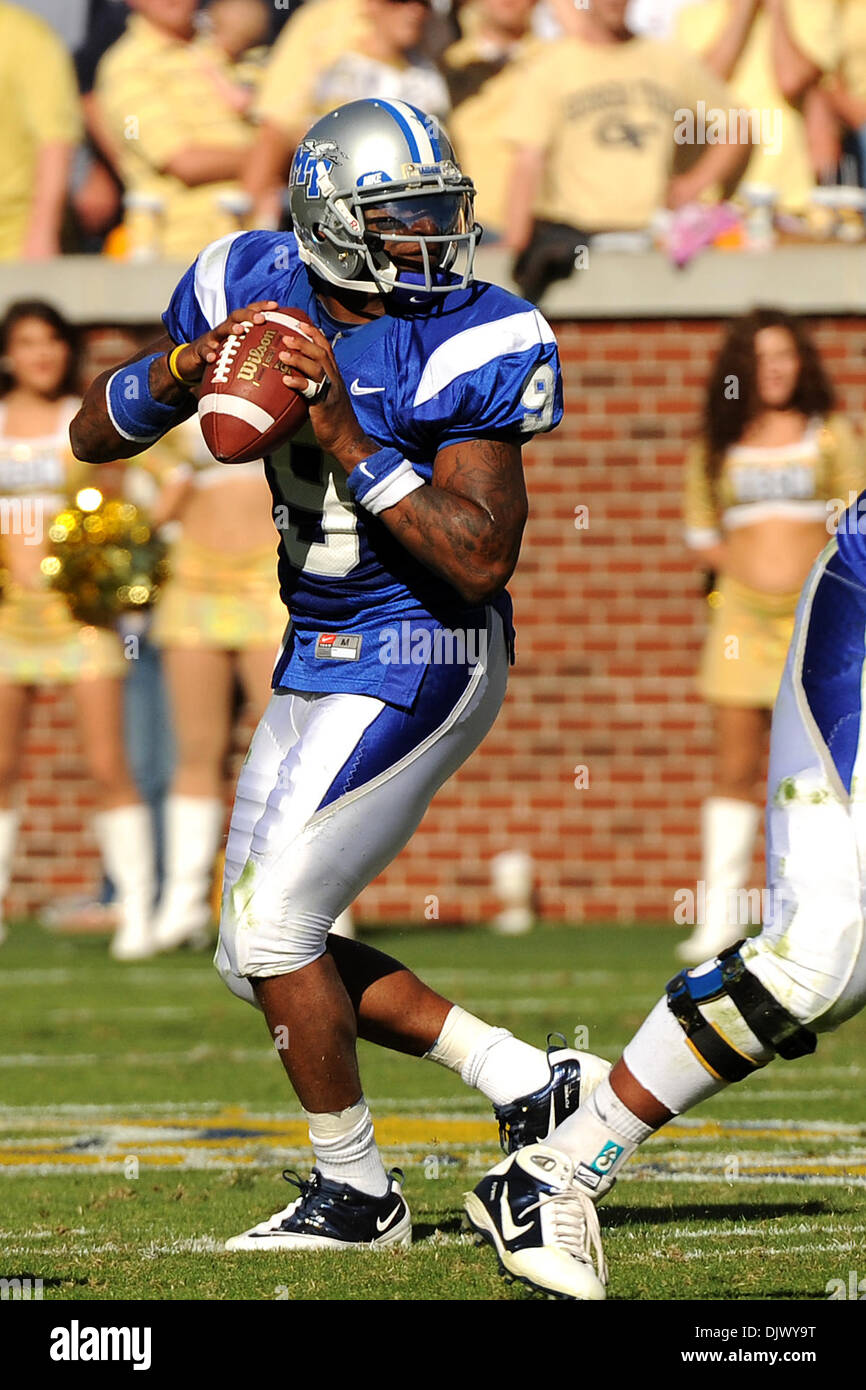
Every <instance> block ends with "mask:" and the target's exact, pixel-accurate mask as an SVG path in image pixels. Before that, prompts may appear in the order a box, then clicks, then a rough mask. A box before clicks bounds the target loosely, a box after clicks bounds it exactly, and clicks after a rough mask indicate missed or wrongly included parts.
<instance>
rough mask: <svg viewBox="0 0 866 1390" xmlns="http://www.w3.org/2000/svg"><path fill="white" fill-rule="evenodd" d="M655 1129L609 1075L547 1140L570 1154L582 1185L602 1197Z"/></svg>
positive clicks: (553, 1146) (575, 1173)
mask: <svg viewBox="0 0 866 1390" xmlns="http://www.w3.org/2000/svg"><path fill="white" fill-rule="evenodd" d="M653 1132H654V1131H653V1130H652V1129H651V1128H650V1126H649V1125H647V1124H644V1122H643V1120H639V1119H638V1117H637V1116H636V1115H634V1114H632V1112H631V1110H629V1109H628V1107H627V1106H625V1105H623V1103H622V1101H621V1100H620V1099H619V1096H617V1095H616V1093H615V1092H614V1090H613V1087H612V1086H611V1084H610V1081H609V1080H608V1078H607V1077H605V1079H604V1080H603V1081H600V1082H599V1084H598V1085H597V1086H596V1088H595V1090H594V1091H593V1093H592V1095H591V1096H590V1097H589V1100H587V1101H585V1102H584V1104H583V1105H581V1106H580V1107H579V1108H578V1109H577V1110H575V1112H574V1114H573V1115H569V1116H567V1117H566V1119H564V1120H563V1122H562V1124H561V1125H558V1126H557V1128H556V1129H555V1130H554V1131H553V1133H552V1134H551V1136H550V1138H549V1139H546V1140H545V1143H546V1144H548V1145H549V1146H550V1148H552V1149H560V1150H561V1151H562V1152H563V1153H566V1154H568V1156H569V1158H570V1159H572V1161H573V1163H574V1176H575V1178H576V1179H577V1181H578V1182H579V1183H580V1184H581V1186H582V1187H586V1188H588V1190H589V1191H590V1192H592V1193H594V1194H596V1195H598V1196H602V1195H603V1193H604V1192H606V1191H607V1189H608V1188H609V1187H610V1184H611V1181H612V1179H613V1177H614V1175H615V1174H616V1172H617V1170H618V1169H619V1168H621V1167H622V1165H623V1164H624V1163H625V1161H626V1159H629V1158H631V1156H632V1154H633V1153H634V1151H635V1149H636V1148H637V1146H638V1144H641V1143H643V1141H644V1139H648V1138H649V1136H650V1135H651V1134H652V1133H653Z"/></svg>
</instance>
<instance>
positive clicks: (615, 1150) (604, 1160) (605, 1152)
mask: <svg viewBox="0 0 866 1390" xmlns="http://www.w3.org/2000/svg"><path fill="white" fill-rule="evenodd" d="M621 1153H622V1144H614V1142H613V1140H611V1139H609V1140H608V1142H607V1143H606V1144H605V1146H604V1148H603V1149H602V1150H601V1153H597V1154H596V1156H595V1158H594V1159H593V1160H592V1163H591V1164H590V1165H589V1166H590V1168H591V1169H592V1171H593V1172H594V1173H599V1174H600V1175H601V1176H602V1177H604V1175H605V1173H609V1172H610V1170H611V1168H612V1167H613V1165H614V1164H615V1163H616V1161H617V1159H618V1158H619V1156H620V1154H621Z"/></svg>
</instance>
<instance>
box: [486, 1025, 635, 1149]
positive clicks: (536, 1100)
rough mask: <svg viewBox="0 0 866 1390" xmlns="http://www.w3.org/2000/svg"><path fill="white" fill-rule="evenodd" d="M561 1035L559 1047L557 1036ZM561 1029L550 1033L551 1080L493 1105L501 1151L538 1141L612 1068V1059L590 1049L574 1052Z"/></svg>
mask: <svg viewBox="0 0 866 1390" xmlns="http://www.w3.org/2000/svg"><path fill="white" fill-rule="evenodd" d="M560 1038H561V1039H562V1044H563V1045H562V1046H559V1047H557V1046H556V1043H555V1040H558V1039H560ZM564 1044H565V1038H563V1037H562V1034H561V1033H549V1034H548V1035H547V1063H548V1066H549V1067H550V1080H549V1081H548V1082H547V1083H546V1084H545V1085H544V1086H541V1087H540V1088H539V1089H538V1090H537V1091H533V1092H532V1094H531V1095H528V1096H519V1097H518V1099H517V1100H512V1101H509V1102H508V1103H507V1104H505V1105H494V1107H493V1111H494V1114H495V1115H496V1118H497V1120H498V1121H499V1142H500V1144H501V1145H502V1152H503V1153H506V1154H511V1153H514V1152H515V1151H516V1150H517V1149H522V1148H523V1147H524V1146H525V1145H526V1144H539V1143H541V1142H542V1141H543V1140H545V1139H547V1138H548V1136H549V1135H551V1134H552V1133H553V1131H554V1130H555V1129H556V1126H557V1125H559V1124H561V1123H562V1121H563V1120H564V1119H565V1117H566V1115H571V1114H572V1113H573V1112H574V1111H575V1110H576V1109H577V1107H578V1106H579V1105H581V1104H582V1103H583V1101H585V1100H586V1099H587V1097H588V1096H591V1095H592V1093H593V1091H594V1090H595V1088H596V1086H597V1085H598V1084H599V1082H600V1081H603V1080H604V1078H605V1077H606V1076H607V1074H608V1072H609V1071H610V1062H606V1061H605V1059H604V1058H603V1057H596V1056H594V1055H593V1053H591V1052H575V1051H574V1050H573V1049H572V1048H568V1047H566V1046H565V1045H564Z"/></svg>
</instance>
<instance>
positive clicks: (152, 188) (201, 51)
mask: <svg viewBox="0 0 866 1390" xmlns="http://www.w3.org/2000/svg"><path fill="white" fill-rule="evenodd" d="M213 67H217V68H220V69H225V72H226V76H228V77H229V78H230V77H231V69H230V68H229V67H228V65H227V60H226V58H225V55H224V54H223V53H222V52H221V50H220V49H218V48H217V47H216V46H215V45H214V44H212V43H210V41H209V40H206V39H195V40H194V41H193V42H192V43H183V42H181V41H179V40H176V39H172V38H170V37H168V36H167V35H165V34H161V33H160V32H159V30H157V29H155V28H154V27H153V25H151V24H149V23H148V22H147V20H146V19H145V18H144V17H143V16H142V15H139V14H135V15H132V16H131V17H130V20H129V23H128V25H127V29H126V33H125V34H124V35H123V37H122V38H121V39H119V40H118V41H117V43H116V44H114V45H113V46H112V47H111V48H110V49H109V50H108V52H107V53H106V55H105V57H104V58H103V59H102V61H101V63H100V64H99V67H98V68H97V72H96V92H97V96H98V99H99V102H100V105H101V107H102V110H103V112H104V115H105V118H106V120H107V123H108V126H109V130H110V132H111V135H112V137H113V139H114V142H115V145H116V147H117V152H118V159H119V163H120V174H121V178H122V180H123V184H124V187H125V189H126V192H127V194H130V193H131V194H133V195H139V196H142V195H143V196H144V197H146V198H154V199H157V200H159V202H160V203H161V205H162V206H161V209H160V211H159V212H158V213H157V214H156V215H155V223H156V237H155V240H156V244H155V247H154V249H155V250H156V251H158V252H159V253H160V254H161V255H163V256H168V257H173V258H177V259H179V260H187V261H188V260H192V259H193V258H194V257H195V256H196V255H197V254H198V252H199V251H200V250H201V248H202V246H205V245H207V243H208V242H210V241H214V240H216V238H217V237H220V236H224V235H225V234H226V233H227V232H232V231H237V230H238V226H239V221H238V218H237V216H236V215H233V214H232V213H231V212H228V211H226V210H225V209H224V208H221V206H220V201H219V200H220V199H221V198H224V197H226V196H230V195H232V194H237V193H238V192H239V191H240V185H239V183H238V181H236V180H221V181H220V182H217V183H206V184H201V185H199V186H198V187H196V188H188V187H187V185H186V184H184V183H182V182H181V180H180V179H177V178H174V177H173V176H172V175H170V174H164V173H162V172H160V171H161V170H162V169H163V168H164V167H165V165H166V163H167V162H168V161H169V160H170V159H171V158H172V157H173V156H174V155H175V154H177V153H179V152H180V151H181V150H182V149H185V148H188V147H191V146H196V145H198V146H211V147H217V148H219V147H225V148H229V149H237V148H239V147H240V148H243V147H245V146H248V145H251V144H252V141H253V140H254V138H255V131H254V129H253V127H252V126H251V125H250V123H249V122H248V121H245V120H244V118H243V117H242V116H241V115H240V114H239V113H238V112H237V111H235V110H233V109H232V108H231V106H230V104H229V103H228V101H227V100H226V99H225V97H224V96H223V94H222V92H221V91H220V89H219V87H218V85H217V84H216V83H215V82H214V80H213V77H212V76H211V72H210V69H212V68H213ZM151 217H153V215H151ZM127 220H128V222H129V223H130V231H131V235H132V236H133V238H134V236H135V230H134V218H133V217H128V219H127Z"/></svg>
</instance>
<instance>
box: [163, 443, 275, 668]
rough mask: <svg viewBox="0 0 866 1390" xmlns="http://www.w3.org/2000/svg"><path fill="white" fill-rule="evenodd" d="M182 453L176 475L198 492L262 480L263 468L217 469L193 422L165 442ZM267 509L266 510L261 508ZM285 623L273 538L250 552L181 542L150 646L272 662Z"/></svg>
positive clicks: (237, 466) (183, 539) (175, 551)
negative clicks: (264, 656)
mask: <svg viewBox="0 0 866 1390" xmlns="http://www.w3.org/2000/svg"><path fill="white" fill-rule="evenodd" d="M168 438H169V442H170V444H171V445H172V446H173V447H174V448H178V447H180V448H182V450H183V460H184V462H183V463H182V464H181V468H182V469H183V471H184V472H187V471H190V472H191V477H192V482H193V485H194V486H195V487H196V488H211V487H226V486H228V485H230V484H231V483H232V482H233V481H236V480H237V479H239V478H262V479H263V477H264V470H263V463H262V460H261V459H259V460H257V461H255V462H253V463H236V464H231V465H229V464H224V463H219V462H218V460H217V459H215V458H214V456H213V454H211V453H210V451H209V450H208V448H207V446H206V444H205V442H204V439H203V438H202V433H201V430H200V428H199V425H198V419H197V417H196V416H193V417H192V419H191V420H188V421H186V422H185V423H184V424H183V425H181V426H179V427H178V429H176V430H174V431H172V434H171V436H169V437H168ZM265 505H267V504H265ZM286 621H287V614H286V610H285V607H284V606H283V603H282V600H281V599H280V595H279V585H278V583H277V546H276V536H274V539H273V540H272V541H268V543H267V545H264V546H257V547H256V548H255V549H253V550H239V551H229V552H226V551H224V550H216V549H212V548H211V547H210V546H206V545H201V544H200V543H199V542H198V541H193V540H190V539H189V538H188V537H186V536H184V535H183V534H181V536H180V538H179V540H177V541H176V542H175V543H174V545H173V546H172V550H171V578H170V579H169V580H168V582H167V583H166V585H165V588H164V589H163V591H162V594H161V596H160V599H159V602H158V603H157V605H156V613H155V616H154V620H153V627H152V628H151V633H150V636H151V639H152V641H153V642H154V643H155V644H156V645H157V646H160V647H175V648H180V649H181V650H185V651H188V650H195V649H206V650H214V649H217V650H224V651H250V650H255V649H257V648H260V647H267V648H271V649H273V651H274V653H275V654H276V652H277V649H278V647H279V644H280V642H281V640H282V637H283V633H284V631H285V627H286Z"/></svg>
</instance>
